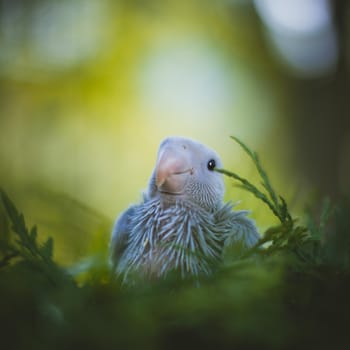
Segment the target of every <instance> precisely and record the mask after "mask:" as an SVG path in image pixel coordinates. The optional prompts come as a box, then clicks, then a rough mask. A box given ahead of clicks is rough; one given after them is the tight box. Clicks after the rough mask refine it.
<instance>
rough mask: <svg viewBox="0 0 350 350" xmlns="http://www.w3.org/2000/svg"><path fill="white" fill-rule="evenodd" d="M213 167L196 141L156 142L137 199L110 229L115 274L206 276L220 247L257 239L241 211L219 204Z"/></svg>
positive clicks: (220, 188) (219, 183)
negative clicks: (139, 199)
mask: <svg viewBox="0 0 350 350" xmlns="http://www.w3.org/2000/svg"><path fill="white" fill-rule="evenodd" d="M216 167H218V168H221V167H222V163H221V160H220V158H219V156H218V155H217V153H216V152H214V151H213V150H211V149H209V148H208V147H206V146H204V145H202V144H200V143H199V142H197V141H194V140H191V139H188V138H183V137H169V138H166V139H165V140H164V141H163V142H162V143H161V144H160V147H159V151H158V157H157V162H156V166H155V169H154V171H153V173H152V176H151V179H150V181H149V185H148V188H147V190H146V192H145V193H144V195H143V201H142V202H141V203H140V204H136V205H132V206H130V207H129V208H128V209H127V210H126V211H124V212H123V213H122V214H121V215H120V216H119V217H118V218H117V220H116V223H115V225H114V228H113V232H112V237H111V242H110V250H111V263H112V266H113V269H114V271H115V272H116V273H117V274H124V276H125V277H127V276H128V275H129V274H130V273H131V272H136V273H139V274H141V275H143V276H146V277H161V276H165V275H166V274H167V272H169V271H171V270H178V271H180V272H181V275H182V276H183V277H184V276H186V275H194V276H197V275H200V274H210V273H211V272H212V267H213V266H214V265H215V263H217V262H219V261H220V259H221V257H222V254H223V251H224V250H225V247H227V246H229V245H232V244H234V243H235V242H241V243H242V244H243V245H245V246H246V247H251V246H253V245H254V244H255V243H256V242H257V241H258V239H259V234H258V232H257V229H256V226H255V224H254V222H253V221H252V220H250V219H249V218H247V217H246V215H247V211H233V210H232V207H233V206H232V204H230V203H226V204H225V203H224V202H223V196H224V191H225V188H224V182H223V178H222V175H221V174H220V173H218V172H216V171H215V168H216Z"/></svg>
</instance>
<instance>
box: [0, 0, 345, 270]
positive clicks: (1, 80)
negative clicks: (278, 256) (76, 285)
mask: <svg viewBox="0 0 350 350" xmlns="http://www.w3.org/2000/svg"><path fill="white" fill-rule="evenodd" d="M349 68H350V2H348V1H340V0H338V1H337V0H333V1H330V0H283V1H280V0H256V1H249V0H216V1H206V0H177V1H175V0H174V1H171V0H149V1H142V0H124V1H123V0H120V1H112V0H60V1H54V0H35V1H34V0H33V1H29V0H0V186H1V187H2V188H4V189H5V190H6V191H7V192H8V194H9V195H10V197H11V198H13V200H14V201H15V203H16V204H17V205H18V207H19V208H20V209H21V210H22V211H23V212H24V213H25V216H26V219H27V220H28V221H29V223H30V224H34V223H36V224H38V227H39V233H41V234H42V238H43V239H44V238H45V237H47V236H49V235H51V236H53V237H54V239H55V244H56V249H55V254H56V256H55V258H56V259H57V260H58V261H59V262H60V263H62V264H64V265H68V264H71V263H73V262H76V261H78V260H79V259H81V258H83V257H84V256H87V255H88V254H95V253H98V252H102V253H104V254H105V253H106V252H107V245H108V241H109V236H110V230H111V227H112V222H113V220H114V218H115V217H116V216H117V214H118V213H119V212H120V211H121V210H123V209H124V208H126V207H127V206H128V205H129V204H131V203H134V202H137V201H138V200H139V199H140V198H141V192H142V190H143V189H145V188H146V186H147V181H148V178H149V176H150V174H151V171H152V169H153V166H154V162H155V157H156V152H157V148H158V145H159V143H160V142H161V140H162V139H163V138H165V137H166V136H169V135H182V136H188V137H192V138H194V139H197V140H199V141H201V142H203V143H205V144H207V145H208V146H210V147H212V148H214V149H215V150H217V151H218V152H219V153H220V155H221V157H222V159H223V162H224V164H225V168H226V169H228V170H232V171H234V172H237V173H239V174H240V175H242V176H244V177H247V178H248V179H250V180H251V181H253V182H254V180H255V179H257V176H256V174H255V170H254V168H253V166H252V164H251V163H250V161H249V160H248V158H247V156H246V155H245V154H244V153H243V151H242V150H241V149H240V148H239V147H238V146H237V145H236V144H234V143H233V141H232V140H230V138H229V136H230V135H235V136H237V137H239V138H241V139H242V140H243V141H244V142H245V143H247V144H248V145H249V146H250V147H251V148H253V149H255V150H256V151H257V152H258V153H259V155H260V158H261V160H262V163H263V164H264V165H265V168H266V169H267V171H268V174H270V177H271V180H272V183H273V184H275V187H276V188H277V190H278V191H279V192H280V193H281V194H282V195H284V196H285V197H286V199H287V201H288V203H289V204H290V206H291V209H292V211H294V212H296V213H299V212H300V213H302V211H303V209H304V206H305V204H306V203H308V201H310V200H312V199H313V198H319V197H322V196H323V195H329V196H331V197H332V198H333V199H334V200H337V199H338V198H340V197H341V196H345V195H347V194H348V193H349V185H350V179H349V173H350V171H349V170H350V113H349V112H350V102H349V101H350V90H349ZM226 184H227V194H226V198H227V200H232V201H234V202H235V201H238V200H240V201H241V202H240V204H239V206H238V207H239V208H242V209H243V208H244V209H250V210H252V214H251V216H252V217H253V218H254V219H255V220H256V222H257V224H258V226H259V228H260V229H261V230H262V231H263V230H264V228H266V227H267V226H269V225H271V224H273V222H274V219H273V218H272V217H271V215H270V214H269V212H268V211H267V210H266V209H265V208H263V207H262V205H261V204H260V202H258V201H257V200H255V199H254V198H252V197H251V195H249V194H246V193H244V192H242V191H241V190H240V189H237V188H236V187H233V186H232V184H231V183H230V181H229V180H227V182H226ZM315 194H317V196H316V197H315Z"/></svg>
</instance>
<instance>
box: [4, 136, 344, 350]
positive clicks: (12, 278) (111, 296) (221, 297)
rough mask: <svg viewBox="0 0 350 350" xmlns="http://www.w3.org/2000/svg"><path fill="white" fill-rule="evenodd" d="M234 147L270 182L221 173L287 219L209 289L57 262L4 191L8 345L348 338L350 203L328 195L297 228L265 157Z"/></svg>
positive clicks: (253, 343) (182, 344)
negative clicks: (126, 280)
mask: <svg viewBox="0 0 350 350" xmlns="http://www.w3.org/2000/svg"><path fill="white" fill-rule="evenodd" d="M234 140H235V141H237V142H238V144H239V145H240V146H241V147H242V149H243V150H244V151H245V152H246V153H247V154H248V155H249V157H250V159H251V160H252V161H253V163H254V164H255V166H256V169H257V171H258V174H259V175H260V178H261V184H259V185H255V184H252V183H251V182H249V181H248V180H247V179H245V178H243V177H241V176H239V175H237V174H235V173H233V172H229V171H226V170H218V171H220V172H222V173H224V174H225V175H227V176H229V177H230V178H232V179H234V181H235V182H236V183H237V184H238V185H239V186H241V187H242V188H244V189H245V190H247V191H249V192H250V193H252V194H253V195H254V196H255V197H257V198H258V199H259V200H261V201H262V203H263V204H264V205H267V206H268V207H269V208H270V210H271V211H272V212H273V213H274V215H275V216H276V217H277V218H278V219H279V221H280V223H279V225H278V226H273V227H270V228H269V229H267V230H266V231H265V233H264V234H263V235H262V238H261V240H260V241H259V243H258V244H257V245H256V246H255V247H253V248H252V249H251V250H250V251H248V252H246V253H245V254H243V255H242V254H237V252H234V251H230V252H228V254H232V255H235V258H234V259H227V260H225V264H223V265H222V266H221V267H220V268H219V269H218V271H217V272H216V273H215V274H214V275H212V276H209V277H207V278H202V279H201V280H200V285H198V283H197V281H193V280H191V279H186V280H183V279H179V278H178V276H177V275H176V274H173V275H169V276H168V277H167V278H166V279H165V280H161V281H143V282H142V283H138V284H137V286H129V287H127V286H125V285H122V284H121V283H120V281H119V280H118V279H117V278H115V277H114V276H112V275H111V273H110V271H109V269H108V265H107V261H106V259H105V254H103V253H104V252H102V253H101V256H90V257H86V258H85V259H84V260H82V261H79V262H77V263H76V264H75V265H73V266H71V267H68V268H63V267H60V266H59V265H58V264H57V263H56V262H55V260H54V242H53V239H52V238H47V239H46V240H43V242H40V239H39V237H41V236H38V233H37V229H36V227H35V226H34V227H33V228H31V229H28V228H27V224H26V221H25V219H24V216H23V214H20V212H19V211H18V209H17V208H16V207H15V205H14V204H13V202H12V201H11V200H10V199H9V197H8V196H7V195H6V194H5V193H4V192H1V199H2V204H3V210H0V230H1V231H0V310H1V313H0V315H1V318H0V319H1V321H2V322H1V325H0V330H1V337H0V344H1V345H0V346H1V348H4V349H7V348H15V349H19V348H26V349H31V348H33V349H34V348H35V349H40V348H42V349H48V348H49V349H55V348H60V349H62V348H74V349H77V348H99V349H100V348H112V347H113V348H122V349H124V348H135V349H140V348H142V349H175V348H176V349H178V348H184V349H187V348H188V349H194V348H203V349H205V348H208V349H209V348H210V349H212V348H224V349H229V348H238V349H251V348H259V349H273V348H276V349H291V348H294V347H295V345H296V344H298V347H303V346H308V348H310V346H311V344H312V345H315V344H317V346H318V348H327V349H329V348H330V347H331V346H333V345H334V344H341V343H343V342H344V343H345V342H347V337H346V335H347V329H346V327H347V324H348V323H347V320H346V317H347V315H349V314H350V305H349V303H348V295H349V293H350V235H349V234H348V233H349V231H348V228H349V223H350V222H349V221H350V201H348V200H344V201H343V202H342V203H340V204H339V205H338V206H337V207H336V208H335V207H334V206H332V205H331V203H330V201H329V199H325V200H324V201H323V203H322V205H321V206H320V209H319V211H320V212H319V213H318V214H317V215H315V212H317V210H318V208H316V207H314V208H312V210H311V209H309V210H308V211H307V214H306V217H305V224H297V222H298V221H297V220H296V219H295V218H294V217H293V216H292V214H291V212H290V211H289V209H288V206H287V204H286V201H285V200H284V199H283V197H282V196H280V195H278V193H277V192H276V190H275V189H274V187H273V185H272V183H271V181H270V179H269V177H268V175H267V172H266V171H265V169H264V168H263V167H262V165H261V162H260V159H259V158H258V156H257V154H256V153H255V152H252V151H251V150H250V149H249V148H248V147H247V146H246V145H245V144H244V143H243V142H241V141H240V140H238V139H237V138H234ZM0 209H1V207H0ZM315 217H316V218H318V219H315ZM104 249H105V250H107V246H106V247H104ZM227 261H230V263H227ZM82 275H83V278H82ZM330 320H331V322H330ZM17 334H20V335H21V336H16V335H17Z"/></svg>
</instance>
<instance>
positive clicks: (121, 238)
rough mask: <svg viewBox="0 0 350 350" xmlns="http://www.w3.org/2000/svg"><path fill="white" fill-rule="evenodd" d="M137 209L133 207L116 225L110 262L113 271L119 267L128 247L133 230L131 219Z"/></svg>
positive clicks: (126, 211)
mask: <svg viewBox="0 0 350 350" xmlns="http://www.w3.org/2000/svg"><path fill="white" fill-rule="evenodd" d="M135 208H136V205H132V206H130V207H129V208H128V209H127V210H125V211H124V212H122V213H121V214H120V215H119V216H118V218H117V220H116V222H115V224H114V227H113V231H112V237H111V242H110V261H111V264H112V266H113V269H115V267H116V266H117V264H118V262H119V259H120V257H121V256H122V254H123V252H124V250H125V248H126V246H127V241H128V236H129V234H130V230H131V219H132V217H133V215H134V212H135Z"/></svg>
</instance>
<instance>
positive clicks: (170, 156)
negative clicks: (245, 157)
mask: <svg viewBox="0 0 350 350" xmlns="http://www.w3.org/2000/svg"><path fill="white" fill-rule="evenodd" d="M216 167H218V168H220V167H222V164H221V160H220V158H219V156H218V155H217V153H216V152H214V151H213V150H211V149H210V148H208V147H206V146H204V145H202V144H201V143H199V142H197V141H194V140H191V139H187V138H183V137H168V138H166V139H165V140H164V141H163V142H162V143H161V144H160V146H159V151H158V157H157V162H156V166H155V169H154V171H153V174H152V176H151V180H150V183H149V188H148V193H147V196H148V198H155V197H159V198H160V199H162V200H164V201H167V202H173V201H178V200H186V201H189V202H192V203H195V204H197V205H199V206H200V207H202V208H205V209H209V210H213V209H215V208H217V207H218V205H220V204H221V202H222V200H223V195H224V182H223V179H222V175H221V174H219V173H218V172H216V171H214V169H215V168H216Z"/></svg>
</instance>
